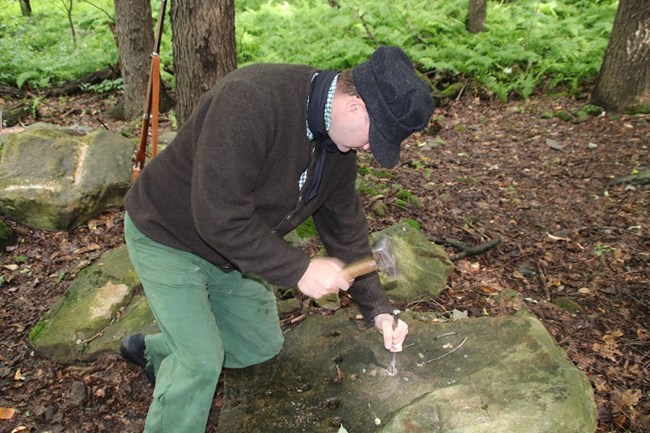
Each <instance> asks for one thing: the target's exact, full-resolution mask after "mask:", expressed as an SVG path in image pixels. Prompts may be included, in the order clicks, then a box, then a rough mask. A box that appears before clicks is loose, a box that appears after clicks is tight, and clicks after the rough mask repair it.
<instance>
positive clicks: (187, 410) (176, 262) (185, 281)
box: [124, 214, 283, 433]
mask: <svg viewBox="0 0 650 433" xmlns="http://www.w3.org/2000/svg"><path fill="white" fill-rule="evenodd" d="M124 225H125V228H124V232H125V237H126V244H127V248H128V252H129V257H130V258H131V261H132V262H133V266H134V268H135V271H136V273H137V274H138V277H139V278H140V281H141V282H142V285H143V287H144V292H145V295H146V297H147V300H148V301H149V306H150V307H151V311H152V312H153V315H154V317H155V319H156V321H157V323H158V326H159V327H160V331H161V332H160V333H159V334H153V335H147V336H146V337H145V345H146V353H145V355H146V357H147V360H148V362H149V364H150V365H149V366H148V368H152V369H153V371H154V373H155V375H156V386H155V388H154V392H153V400H152V403H151V406H150V407H149V412H148V414H147V419H146V423H145V428H144V431H145V433H204V432H205V428H206V424H207V420H208V415H209V412H210V408H211V405H212V399H213V397H214V392H215V389H216V386H217V382H218V380H219V375H220V374H221V369H222V367H226V368H243V367H247V366H250V365H253V364H258V363H260V362H263V361H266V360H268V359H270V358H272V357H274V356H275V355H277V354H278V352H279V351H280V349H281V348H282V343H283V336H282V331H281V329H280V324H279V320H278V313H277V307H276V300H275V296H274V295H273V293H272V292H271V291H270V290H269V289H267V288H266V287H264V286H263V285H262V284H260V283H259V282H257V281H255V280H252V279H249V278H245V277H243V276H242V274H241V273H239V272H237V271H232V272H229V273H224V272H223V271H221V269H220V268H218V267H217V266H214V265H213V264H211V263H209V262H207V261H205V260H203V259H202V258H200V257H198V256H196V255H194V254H191V253H188V252H185V251H180V250H177V249H174V248H170V247H167V246H164V245H161V244H159V243H157V242H155V241H153V240H152V239H150V238H148V237H147V236H145V235H144V234H142V233H141V232H140V231H139V230H138V229H137V228H136V227H135V225H134V224H133V221H132V220H131V219H130V218H129V216H128V214H127V215H125V222H124Z"/></svg>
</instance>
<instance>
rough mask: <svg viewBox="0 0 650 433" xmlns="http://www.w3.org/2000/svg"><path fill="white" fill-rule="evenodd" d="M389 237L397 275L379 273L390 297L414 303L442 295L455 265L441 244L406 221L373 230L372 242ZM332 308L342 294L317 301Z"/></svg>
mask: <svg viewBox="0 0 650 433" xmlns="http://www.w3.org/2000/svg"><path fill="white" fill-rule="evenodd" d="M379 238H387V239H388V241H389V242H388V243H389V244H390V245H391V250H392V253H393V255H394V256H395V265H396V267H397V276H396V277H395V276H389V275H387V274H385V273H383V272H380V273H379V278H380V279H381V283H382V286H383V287H384V289H385V290H386V292H387V293H388V296H389V297H390V298H391V299H393V300H394V301H397V302H400V303H408V302H413V301H417V300H421V299H425V298H430V297H432V296H436V295H438V294H440V292H442V291H443V290H444V288H445V286H446V285H447V280H448V279H449V275H450V274H451V272H452V271H453V270H454V264H453V263H452V261H451V260H450V259H449V256H448V255H447V252H446V251H445V249H444V248H443V247H441V246H440V245H436V244H435V243H433V242H431V241H429V239H427V237H426V236H425V235H424V234H423V233H422V232H421V231H420V230H418V229H416V228H415V227H413V226H412V225H410V224H408V223H406V222H400V223H397V224H395V225H393V226H391V227H389V228H387V229H385V230H382V231H379V232H375V233H372V234H371V235H370V242H371V243H375V242H377V240H378V239H379ZM316 302H317V304H318V305H319V306H321V307H323V308H327V309H329V310H337V309H338V308H339V306H340V305H339V298H338V295H336V294H335V295H331V296H327V297H325V298H322V299H317V300H316Z"/></svg>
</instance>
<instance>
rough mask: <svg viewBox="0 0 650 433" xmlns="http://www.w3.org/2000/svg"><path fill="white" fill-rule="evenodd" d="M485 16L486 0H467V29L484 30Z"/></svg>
mask: <svg viewBox="0 0 650 433" xmlns="http://www.w3.org/2000/svg"><path fill="white" fill-rule="evenodd" d="M486 17H487V0H469V13H468V15H467V31H469V32H470V33H481V32H484V31H485V19H486Z"/></svg>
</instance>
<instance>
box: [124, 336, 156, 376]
mask: <svg viewBox="0 0 650 433" xmlns="http://www.w3.org/2000/svg"><path fill="white" fill-rule="evenodd" d="M144 350H145V344H144V334H133V335H129V336H127V337H124V338H123V339H122V341H121V342H120V352H121V353H122V356H123V357H124V359H126V360H127V361H129V362H130V363H132V364H135V365H138V366H140V368H142V371H144V374H145V375H146V376H147V380H148V381H149V383H151V384H152V385H154V384H155V383H156V377H155V376H154V374H153V372H151V371H149V369H147V358H145V356H144Z"/></svg>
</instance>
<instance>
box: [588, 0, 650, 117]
mask: <svg viewBox="0 0 650 433" xmlns="http://www.w3.org/2000/svg"><path fill="white" fill-rule="evenodd" d="M591 102H592V104H594V105H599V106H601V107H603V108H605V109H606V110H609V111H615V112H650V7H648V0H620V2H619V5H618V11H617V12H616V18H615V20H614V26H613V28H612V34H611V36H610V38H609V44H608V46H607V50H606V51H605V55H604V58H603V64H602V66H601V68H600V73H599V74H598V78H597V79H596V85H595V87H594V90H593V92H592V96H591Z"/></svg>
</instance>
